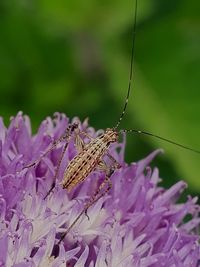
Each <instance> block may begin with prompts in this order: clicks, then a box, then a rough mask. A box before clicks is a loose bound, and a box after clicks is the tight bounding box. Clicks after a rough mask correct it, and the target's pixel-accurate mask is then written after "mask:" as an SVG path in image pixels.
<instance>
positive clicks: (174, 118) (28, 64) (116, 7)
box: [0, 0, 200, 191]
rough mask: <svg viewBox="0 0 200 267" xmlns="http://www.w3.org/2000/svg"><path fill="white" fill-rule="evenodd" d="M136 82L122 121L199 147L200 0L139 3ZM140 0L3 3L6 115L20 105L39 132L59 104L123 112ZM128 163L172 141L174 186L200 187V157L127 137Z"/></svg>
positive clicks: (103, 117) (0, 76) (109, 115)
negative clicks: (179, 181) (180, 183)
mask: <svg viewBox="0 0 200 267" xmlns="http://www.w3.org/2000/svg"><path fill="white" fill-rule="evenodd" d="M138 2H139V3H138V20H137V38H136V47H135V65H134V71H135V72H134V84H133V90H132V93H131V97H130V100H129V106H128V111H127V113H126V116H125V118H124V120H123V122H122V125H121V127H122V128H133V127H134V128H138V129H144V130H147V131H149V132H153V133H156V134H158V135H161V136H164V137H167V138H170V139H173V140H176V141H178V142H182V143H184V144H186V145H189V146H191V147H194V148H196V149H200V142H199V138H198V137H199V135H200V125H199V115H200V105H199V101H200V92H199V89H198V86H199V85H200V75H199V69H200V17H199V10H200V2H199V1H196V0H191V1H188V0H169V1H164V0H152V1H148V0H143V1H138ZM133 14H134V1H128V0H127V1H122V0H115V1H113V0H106V1H105V0H101V1H100V0H87V1H82V0H77V1H65V0H58V1H52V0H48V1H47V0H35V1H31V0H29V1H27V0H9V1H7V0H1V2H0V114H1V115H2V116H3V117H4V118H5V121H6V123H8V119H9V117H10V116H11V115H14V114H16V113H17V112H18V111H19V110H22V111H23V112H24V113H26V114H28V115H29V116H30V117H31V120H32V122H33V130H34V131H35V130H36V128H37V127H38V125H39V123H40V121H41V120H42V119H44V118H45V117H46V116H50V115H52V114H53V113H54V112H55V111H60V112H64V113H66V114H67V115H68V116H69V117H73V116H79V117H80V118H82V119H84V118H85V117H89V118H90V123H91V125H93V126H94V127H96V128H106V127H112V126H113V125H114V123H116V121H117V119H118V118H119V114H120V112H121V110H122V107H123V103H124V100H125V95H126V88H127V84H128V75H129V62H130V51H131V39H132V25H133ZM127 139H128V140H127V142H128V146H127V160H128V161H133V160H138V159H140V158H141V157H144V156H145V155H146V154H148V153H150V152H151V151H152V150H153V149H155V148H158V147H163V148H164V149H165V154H164V155H162V156H160V157H159V158H158V159H157V162H156V164H157V165H158V166H159V168H160V171H161V176H162V177H163V178H164V179H165V180H164V183H165V185H170V184H172V183H174V179H175V180H176V179H179V178H180V179H185V180H187V182H189V184H190V188H191V189H193V190H194V191H200V179H199V177H198V176H199V169H198V167H199V160H200V158H199V156H198V155H196V154H192V153H190V152H188V151H184V150H181V149H179V148H177V147H175V146H172V145H169V144H166V143H162V142H159V141H158V140H155V139H150V138H148V137H138V136H133V135H131V136H128V138H127Z"/></svg>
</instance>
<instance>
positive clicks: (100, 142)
mask: <svg viewBox="0 0 200 267" xmlns="http://www.w3.org/2000/svg"><path fill="white" fill-rule="evenodd" d="M136 21H137V0H135V14H134V24H133V40H132V52H131V62H130V76H129V82H128V89H127V96H126V100H125V104H124V108H123V111H122V113H121V116H120V117H119V119H118V121H117V123H116V125H115V126H114V127H113V128H108V129H106V130H105V132H104V133H103V134H102V135H100V136H99V137H97V138H93V137H91V136H90V135H88V134H87V133H86V132H84V131H80V129H79V127H78V124H77V123H74V124H70V125H69V126H68V127H67V129H66V130H65V132H64V134H63V135H62V136H61V137H60V138H59V139H58V140H56V141H55V142H54V143H53V144H52V145H51V147H50V148H49V149H47V151H45V153H44V154H42V155H41V157H40V158H39V159H37V160H36V161H34V162H33V163H30V164H29V165H27V166H25V167H24V168H30V167H33V166H35V165H36V164H37V163H39V162H40V160H41V159H42V158H43V157H44V156H45V155H47V154H48V153H49V152H50V151H52V150H53V149H54V148H55V147H56V146H57V145H58V144H59V143H60V142H62V141H65V145H64V147H63V151H62V153H61V156H60V159H59V162H58V164H57V167H56V170H55V176H54V179H53V183H52V186H51V188H50V190H49V191H48V192H47V194H46V196H45V197H44V198H45V199H46V198H47V197H48V196H49V194H50V193H51V192H52V191H53V189H54V187H55V184H56V180H57V176H58V172H59V169H60V165H61V162H62V160H63V157H64V154H65V152H66V150H67V147H68V144H69V141H70V139H71V138H74V140H75V146H76V148H77V152H78V153H77V155H76V156H75V157H74V158H73V159H72V160H71V161H70V163H69V165H68V166H67V167H66V169H65V171H64V175H63V180H62V187H63V189H66V190H67V191H68V192H70V190H72V189H73V188H75V187H76V186H77V185H78V184H79V183H81V182H83V181H84V180H85V179H86V178H87V177H88V175H89V174H90V173H91V172H93V171H94V170H95V169H99V170H101V171H104V173H105V177H104V180H103V181H102V183H101V184H100V186H99V187H98V188H97V189H96V191H95V192H94V193H93V195H92V196H91V198H90V199H89V200H88V201H87V202H86V203H85V205H84V208H83V210H82V211H81V213H80V214H79V215H78V216H77V218H76V219H75V220H74V221H73V222H72V224H71V225H69V226H68V228H67V230H66V231H65V232H64V233H63V234H62V236H61V238H60V240H59V242H58V244H60V243H61V242H62V240H63V239H64V238H65V236H66V235H67V234H68V233H69V231H70V230H71V229H72V227H73V226H74V225H75V224H76V223H77V221H78V220H79V219H80V217H81V216H82V215H83V214H84V213H87V210H88V208H89V207H90V206H91V205H93V204H94V203H95V202H97V201H98V200H99V199H100V198H101V197H103V196H104V195H105V194H106V193H108V191H109V190H110V189H111V186H112V184H111V179H110V178H111V176H112V174H113V173H114V171H115V170H116V169H119V168H120V164H119V163H118V162H117V161H116V160H115V159H114V158H113V156H112V155H111V154H110V153H109V147H110V145H111V144H112V143H115V142H117V141H118V138H119V134H120V133H123V132H125V133H129V132H132V133H136V134H143V135H148V136H152V137H155V138H158V139H161V140H163V141H166V142H168V143H171V144H174V145H176V146H179V147H182V148H184V149H188V150H190V151H193V152H196V153H200V151H198V150H194V149H191V148H189V147H187V146H184V145H182V144H179V143H177V142H174V141H172V140H169V139H166V138H164V137H161V136H158V135H155V134H152V133H148V132H146V131H140V130H136V129H130V130H126V129H125V130H118V128H119V126H120V123H121V121H122V119H123V117H124V115H125V112H126V109H127V105H128V100H129V96H130V91H131V85H132V78H133V63H134V48H135V36H136ZM82 136H85V137H87V138H88V139H89V140H90V141H89V143H87V144H86V143H84V141H83V139H82V138H81V137H82ZM106 156H107V157H108V158H109V159H110V161H111V164H110V166H108V165H107V164H106V162H105V160H104V157H106Z"/></svg>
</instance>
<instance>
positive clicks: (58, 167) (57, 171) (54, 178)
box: [44, 140, 69, 199]
mask: <svg viewBox="0 0 200 267" xmlns="http://www.w3.org/2000/svg"><path fill="white" fill-rule="evenodd" d="M68 143H69V141H68V140H67V141H66V143H65V146H64V148H63V150H62V154H61V156H60V158H59V161H58V164H57V167H56V170H55V175H54V177H53V183H52V185H51V188H50V189H49V191H48V192H47V194H46V195H45V197H44V199H46V198H47V197H48V195H49V194H50V193H51V192H52V190H53V189H54V187H55V185H56V179H57V177H58V173H59V170H60V165H61V162H62V159H63V157H64V154H65V152H66V150H67V147H68Z"/></svg>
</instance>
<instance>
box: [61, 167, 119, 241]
mask: <svg viewBox="0 0 200 267" xmlns="http://www.w3.org/2000/svg"><path fill="white" fill-rule="evenodd" d="M103 166H104V168H105V167H106V170H107V174H106V177H105V179H104V180H103V182H102V183H101V184H100V186H99V188H98V189H97V190H96V192H95V194H94V195H93V196H92V197H91V198H90V199H89V201H88V202H87V203H86V204H85V206H84V208H83V210H82V211H81V213H80V214H79V215H78V216H77V217H76V219H75V220H74V221H73V222H72V224H71V225H70V226H69V227H68V229H67V231H65V232H64V233H63V234H62V236H61V238H60V240H59V242H58V245H59V244H60V243H61V242H62V240H63V239H64V238H65V236H66V235H67V234H68V233H69V232H70V230H71V229H72V228H73V227H74V225H75V224H76V223H77V221H78V220H79V219H80V218H81V216H82V215H83V214H84V213H86V212H87V210H88V209H89V208H90V207H91V206H92V205H93V204H94V203H95V202H97V201H98V200H99V199H100V198H102V197H103V196H104V195H106V194H107V193H108V192H109V191H110V189H111V187H112V183H111V180H110V177H111V175H112V174H113V172H114V171H115V169H116V168H115V167H112V168H108V167H107V166H106V165H105V164H104V162H101V168H103ZM106 185H107V188H105V187H106ZM104 188H105V190H104V191H103V192H101V191H102V190H103V189H104Z"/></svg>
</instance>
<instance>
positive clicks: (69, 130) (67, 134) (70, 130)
mask: <svg viewBox="0 0 200 267" xmlns="http://www.w3.org/2000/svg"><path fill="white" fill-rule="evenodd" d="M76 128H78V124H77V123H73V124H70V125H69V126H68V127H67V128H66V130H65V132H64V134H63V135H62V136H61V137H60V138H59V139H57V140H55V141H54V142H53V143H52V145H51V146H50V147H49V148H48V149H47V150H46V151H45V152H44V153H42V155H41V156H40V157H39V158H38V159H36V160H35V161H33V162H32V163H30V164H28V165H26V166H25V167H23V170H24V169H28V168H30V167H33V166H35V165H37V164H38V163H39V162H40V161H41V160H42V158H44V157H45V156H46V155H47V154H48V153H49V152H51V151H52V150H53V149H54V148H56V146H57V145H58V144H59V143H60V142H62V141H63V140H68V139H69V137H70V135H71V134H72V133H73V131H74V130H75V129H76Z"/></svg>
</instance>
